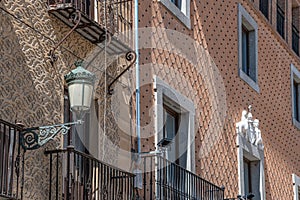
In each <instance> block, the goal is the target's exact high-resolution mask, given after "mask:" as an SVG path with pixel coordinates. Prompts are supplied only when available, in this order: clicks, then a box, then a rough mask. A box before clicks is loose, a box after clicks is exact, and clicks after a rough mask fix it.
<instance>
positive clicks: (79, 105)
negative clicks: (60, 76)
mask: <svg viewBox="0 0 300 200" xmlns="http://www.w3.org/2000/svg"><path fill="white" fill-rule="evenodd" d="M75 65H76V69H74V70H72V71H71V72H69V73H68V74H67V75H65V80H66V82H67V85H68V90H69V99H70V107H71V111H72V112H74V113H75V114H76V117H77V119H79V120H81V119H82V118H83V116H84V114H85V113H86V112H88V111H89V110H90V107H91V102H92V95H93V90H94V83H95V78H96V77H95V75H94V74H93V73H91V72H89V71H88V70H86V69H84V68H83V67H82V61H78V62H76V63H75Z"/></svg>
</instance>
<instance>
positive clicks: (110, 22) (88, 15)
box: [48, 0, 134, 42]
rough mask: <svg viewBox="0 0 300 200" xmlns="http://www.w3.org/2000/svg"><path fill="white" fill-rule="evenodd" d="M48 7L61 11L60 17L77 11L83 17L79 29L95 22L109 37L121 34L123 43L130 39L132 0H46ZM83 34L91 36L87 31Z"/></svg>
mask: <svg viewBox="0 0 300 200" xmlns="http://www.w3.org/2000/svg"><path fill="white" fill-rule="evenodd" d="M48 7H49V11H55V10H58V11H63V12H62V13H61V14H62V15H71V14H72V13H73V12H74V11H75V10H79V11H80V12H81V13H82V15H83V16H84V19H83V25H82V24H81V25H80V27H79V29H84V27H83V26H86V27H88V26H91V24H93V23H94V22H95V23H97V24H99V26H100V27H101V28H103V29H104V30H106V31H108V33H110V34H111V35H118V34H120V33H122V39H123V40H126V41H125V42H128V41H131V39H132V38H131V36H132V32H131V31H132V28H133V15H134V13H133V1H132V0H48ZM87 20H88V21H87ZM85 32H90V33H91V34H93V33H92V31H91V30H88V29H86V30H85ZM87 34H89V33H87Z"/></svg>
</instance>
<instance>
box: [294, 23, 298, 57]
mask: <svg viewBox="0 0 300 200" xmlns="http://www.w3.org/2000/svg"><path fill="white" fill-rule="evenodd" d="M292 48H293V50H294V52H295V53H296V54H297V55H298V56H299V31H298V29H297V28H296V26H295V25H292Z"/></svg>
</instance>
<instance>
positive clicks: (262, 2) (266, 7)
mask: <svg viewBox="0 0 300 200" xmlns="http://www.w3.org/2000/svg"><path fill="white" fill-rule="evenodd" d="M259 11H260V12H261V13H262V14H263V16H265V18H266V19H267V20H269V15H270V14H269V13H270V2H269V0H259ZM265 11H266V13H265Z"/></svg>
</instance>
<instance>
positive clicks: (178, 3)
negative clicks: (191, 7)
mask: <svg viewBox="0 0 300 200" xmlns="http://www.w3.org/2000/svg"><path fill="white" fill-rule="evenodd" d="M171 2H172V3H174V4H175V6H176V7H177V8H179V9H180V10H181V0H171Z"/></svg>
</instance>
